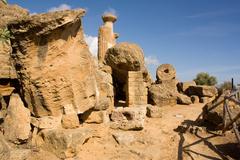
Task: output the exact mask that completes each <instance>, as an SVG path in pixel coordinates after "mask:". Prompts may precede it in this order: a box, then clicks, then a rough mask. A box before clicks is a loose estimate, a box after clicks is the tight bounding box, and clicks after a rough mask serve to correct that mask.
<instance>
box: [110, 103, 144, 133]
mask: <svg viewBox="0 0 240 160" xmlns="http://www.w3.org/2000/svg"><path fill="white" fill-rule="evenodd" d="M145 116H146V107H145V106H135V107H126V108H117V109H115V110H113V112H112V114H111V117H110V119H111V123H110V127H111V128H113V129H121V130H141V129H143V128H144V120H145Z"/></svg>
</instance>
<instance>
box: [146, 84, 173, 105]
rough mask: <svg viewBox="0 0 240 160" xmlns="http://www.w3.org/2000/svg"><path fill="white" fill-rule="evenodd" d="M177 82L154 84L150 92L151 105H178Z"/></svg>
mask: <svg viewBox="0 0 240 160" xmlns="http://www.w3.org/2000/svg"><path fill="white" fill-rule="evenodd" d="M176 94H177V87H176V81H175V80H170V81H164V82H162V83H160V84H153V85H151V86H150V88H149V90H148V99H149V103H150V104H152V105H157V106H159V107H162V106H167V105H171V106H173V105H176V103H177V97H176Z"/></svg>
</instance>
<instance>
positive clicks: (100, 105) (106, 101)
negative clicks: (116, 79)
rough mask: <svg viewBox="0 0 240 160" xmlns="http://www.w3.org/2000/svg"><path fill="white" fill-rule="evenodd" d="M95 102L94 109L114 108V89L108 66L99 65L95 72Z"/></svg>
mask: <svg viewBox="0 0 240 160" xmlns="http://www.w3.org/2000/svg"><path fill="white" fill-rule="evenodd" d="M96 80H97V102H96V105H95V107H94V110H107V109H110V110H111V109H113V108H114V90H113V80H112V75H111V67H110V66H106V65H104V66H100V67H99V69H98V70H97V72H96Z"/></svg>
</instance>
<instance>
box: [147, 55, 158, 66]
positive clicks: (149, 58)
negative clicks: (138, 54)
mask: <svg viewBox="0 0 240 160" xmlns="http://www.w3.org/2000/svg"><path fill="white" fill-rule="evenodd" d="M145 63H146V65H155V66H157V65H159V64H160V63H159V61H158V59H157V58H154V57H152V56H147V57H145Z"/></svg>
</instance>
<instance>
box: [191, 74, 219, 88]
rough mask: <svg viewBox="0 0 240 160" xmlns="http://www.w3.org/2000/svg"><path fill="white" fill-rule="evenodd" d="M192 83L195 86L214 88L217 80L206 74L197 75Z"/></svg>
mask: <svg viewBox="0 0 240 160" xmlns="http://www.w3.org/2000/svg"><path fill="white" fill-rule="evenodd" d="M194 81H195V82H196V84H197V85H208V86H214V85H216V84H217V78H216V77H214V76H210V75H209V74H208V73H206V72H201V73H198V74H197V76H196V78H195V79H194Z"/></svg>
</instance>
